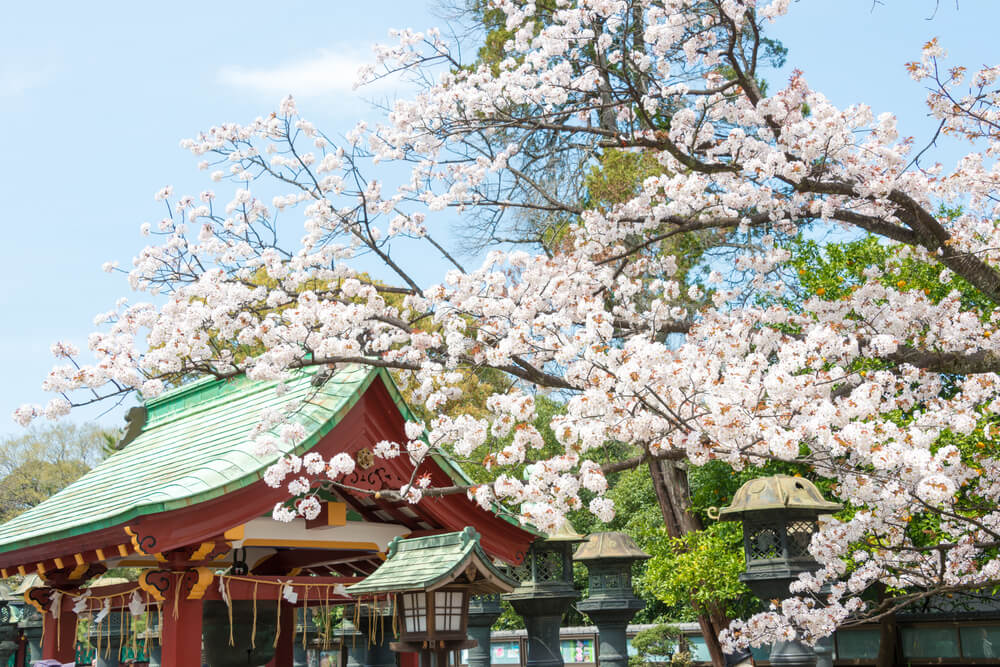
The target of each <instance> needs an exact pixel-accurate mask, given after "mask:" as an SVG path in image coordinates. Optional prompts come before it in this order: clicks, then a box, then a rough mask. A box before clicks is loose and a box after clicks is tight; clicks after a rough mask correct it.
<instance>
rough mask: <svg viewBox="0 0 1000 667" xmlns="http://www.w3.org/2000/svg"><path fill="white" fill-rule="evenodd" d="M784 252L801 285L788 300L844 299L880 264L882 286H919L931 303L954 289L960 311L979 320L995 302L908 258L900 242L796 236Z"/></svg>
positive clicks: (908, 288)
mask: <svg viewBox="0 0 1000 667" xmlns="http://www.w3.org/2000/svg"><path fill="white" fill-rule="evenodd" d="M789 250H790V251H791V253H792V259H791V261H790V262H789V264H790V265H791V266H792V267H794V268H795V269H796V271H797V272H798V283H799V287H800V289H799V290H798V292H797V293H796V294H795V295H794V298H790V299H789V300H788V302H787V303H789V304H796V303H801V301H802V300H803V299H804V298H806V297H809V296H811V295H817V296H820V297H822V298H823V299H826V300H830V301H834V300H837V299H842V298H845V297H846V296H848V295H849V294H850V293H852V292H853V291H854V290H856V289H858V287H860V286H861V285H862V284H864V283H865V282H868V279H867V278H866V277H865V276H864V271H865V269H867V268H869V267H873V266H878V267H884V268H885V271H884V272H883V274H882V276H881V277H880V278H879V282H881V283H882V284H883V285H885V286H886V287H892V288H894V289H896V290H899V291H903V292H907V291H911V290H920V291H922V292H923V293H924V294H925V295H926V296H928V297H929V298H930V299H931V300H932V301H934V302H935V303H937V302H938V301H940V300H941V299H942V298H944V297H945V296H947V295H948V294H950V293H951V292H952V291H957V292H958V294H959V295H960V302H961V306H962V309H963V310H973V311H976V312H978V313H979V314H980V317H982V318H983V319H984V320H985V319H987V318H988V317H989V315H990V314H991V313H992V310H993V306H994V304H993V303H992V302H991V301H989V299H988V298H987V297H985V296H984V295H983V294H982V292H981V291H980V290H977V289H976V288H975V287H973V286H972V285H970V284H969V283H968V282H967V281H966V280H964V279H963V278H961V277H959V276H951V278H950V280H948V281H947V282H943V281H942V280H941V274H942V271H944V269H945V267H944V265H942V264H940V263H938V262H927V261H924V260H922V259H918V258H915V257H912V256H910V254H909V251H908V249H904V248H903V246H899V245H885V244H883V243H880V242H879V239H878V238H877V237H874V236H866V237H864V238H861V239H858V240H856V241H849V242H845V243H824V244H820V243H818V242H816V241H815V240H812V239H806V238H803V237H800V238H797V239H795V240H794V241H793V242H792V243H791V244H790V246H789Z"/></svg>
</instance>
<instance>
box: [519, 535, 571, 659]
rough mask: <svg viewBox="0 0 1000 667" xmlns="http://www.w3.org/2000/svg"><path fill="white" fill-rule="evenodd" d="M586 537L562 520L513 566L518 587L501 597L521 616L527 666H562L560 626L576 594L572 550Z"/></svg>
mask: <svg viewBox="0 0 1000 667" xmlns="http://www.w3.org/2000/svg"><path fill="white" fill-rule="evenodd" d="M585 539H586V538H585V537H583V536H582V535H580V534H579V533H577V532H576V531H574V530H573V527H572V526H570V525H569V523H564V524H563V527H562V528H560V529H559V531H558V532H556V533H554V534H552V535H551V536H549V537H547V538H545V539H540V540H535V541H534V542H533V543H532V544H531V547H530V548H529V549H528V555H527V556H526V557H525V559H524V563H523V564H522V565H521V566H519V567H517V568H515V569H514V572H513V574H514V576H515V578H516V579H518V582H519V583H518V586H517V588H515V589H514V590H513V592H511V593H508V594H507V595H504V596H503V599H504V600H507V601H508V602H510V604H511V606H512V607H514V611H516V612H517V613H518V614H520V615H521V618H523V619H524V627H525V630H526V631H527V634H528V655H527V659H526V662H525V665H526V667H563V659H562V652H561V651H560V650H559V626H560V623H561V621H562V617H563V614H565V613H566V612H567V611H568V610H569V608H570V605H572V604H573V601H574V600H576V599H577V597H578V596H577V592H576V589H575V588H574V586H573V549H574V547H575V546H576V545H577V544H579V543H580V542H583V541H584V540H585Z"/></svg>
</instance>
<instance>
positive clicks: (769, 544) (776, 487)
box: [719, 475, 843, 667]
mask: <svg viewBox="0 0 1000 667" xmlns="http://www.w3.org/2000/svg"><path fill="white" fill-rule="evenodd" d="M842 508H843V506H842V505H839V504H838V503H832V502H830V501H828V500H826V499H825V498H823V494H821V493H820V492H819V489H818V488H816V485H815V484H813V483H812V482H810V481H809V480H807V479H804V478H802V477H791V476H789V475H773V476H771V477H761V478H759V479H752V480H750V481H749V482H747V483H746V484H744V485H743V486H741V487H740V488H739V490H738V491H737V492H736V495H734V496H733V503H732V504H731V505H730V506H729V507H725V508H723V509H722V510H720V511H719V519H720V520H721V521H742V522H743V551H744V553H745V555H746V560H747V569H746V572H744V573H743V574H741V575H740V580H741V581H743V582H744V583H745V584H746V585H747V586H748V587H749V588H750V590H752V591H753V592H754V593H756V594H757V596H758V597H759V598H761V599H762V600H770V599H774V598H784V597H787V596H788V594H789V592H788V585H789V584H790V583H792V582H793V581H795V580H796V579H798V576H799V574H801V573H803V572H814V571H815V570H817V569H818V568H819V564H818V563H817V562H816V560H815V559H814V558H813V557H812V556H811V555H810V554H809V542H810V541H811V540H812V536H813V534H814V533H815V532H816V531H817V530H818V528H819V525H818V524H819V518H820V516H821V515H824V514H831V513H833V512H836V511H838V510H840V509H842ZM770 662H771V664H772V665H789V666H794V665H802V666H803V667H806V666H811V665H815V664H816V653H814V652H813V650H812V649H810V648H809V647H808V646H807V645H805V644H803V643H802V642H800V641H791V642H781V641H779V642H775V643H774V645H773V646H772V647H771V656H770Z"/></svg>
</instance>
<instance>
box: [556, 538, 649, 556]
mask: <svg viewBox="0 0 1000 667" xmlns="http://www.w3.org/2000/svg"><path fill="white" fill-rule="evenodd" d="M651 557H652V556H650V555H649V554H648V553H646V552H645V551H643V550H642V549H640V548H639V546H638V545H637V544H636V543H635V540H633V539H632V538H631V537H629V536H628V535H626V534H625V533H618V532H607V533H591V534H590V537H588V538H587V541H586V542H584V543H583V544H581V545H580V547H579V548H578V549H577V550H576V554H575V555H574V556H573V560H578V561H590V560H603V559H611V558H622V559H630V560H646V559H647V558H651Z"/></svg>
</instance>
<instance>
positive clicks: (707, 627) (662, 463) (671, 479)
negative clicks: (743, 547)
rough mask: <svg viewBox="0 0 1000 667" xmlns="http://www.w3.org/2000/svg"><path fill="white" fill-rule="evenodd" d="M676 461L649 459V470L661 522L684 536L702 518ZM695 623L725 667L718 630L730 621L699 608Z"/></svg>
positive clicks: (714, 661)
mask: <svg viewBox="0 0 1000 667" xmlns="http://www.w3.org/2000/svg"><path fill="white" fill-rule="evenodd" d="M683 466H684V464H683V463H681V462H679V461H668V460H663V459H650V461H649V473H650V475H651V476H652V478H653V489H654V490H655V491H656V501H657V502H658V503H659V505H660V513H661V514H662V515H663V523H664V525H666V527H667V533H668V534H669V535H670V536H671V537H683V536H684V535H686V534H687V533H690V532H692V531H695V530H702V529H703V528H704V526H702V524H701V521H700V520H699V519H698V517H697V516H695V515H694V514H693V513H692V512H691V497H690V492H689V489H688V483H687V471H686V470H685V468H684V467H683ZM698 625H699V626H700V627H701V633H702V635H704V637H705V645H706V647H707V648H708V653H709V655H710V656H711V658H712V665H713V667H725V664H726V658H725V655H724V654H723V653H722V646H721V645H720V644H719V633H720V632H721V631H722V630H724V629H725V628H726V627H727V626H728V625H729V620H728V619H727V618H725V616H723V615H722V614H719V613H716V614H711V615H709V614H708V613H706V612H704V611H701V610H699V614H698Z"/></svg>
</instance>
